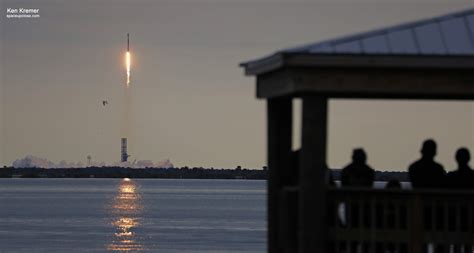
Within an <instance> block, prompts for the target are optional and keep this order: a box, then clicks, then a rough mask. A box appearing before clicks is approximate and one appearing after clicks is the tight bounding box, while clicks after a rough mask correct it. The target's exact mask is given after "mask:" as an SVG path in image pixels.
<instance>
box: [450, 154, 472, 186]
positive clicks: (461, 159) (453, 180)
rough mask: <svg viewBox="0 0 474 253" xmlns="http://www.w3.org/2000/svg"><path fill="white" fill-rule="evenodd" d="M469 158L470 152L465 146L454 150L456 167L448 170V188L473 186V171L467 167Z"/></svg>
mask: <svg viewBox="0 0 474 253" xmlns="http://www.w3.org/2000/svg"><path fill="white" fill-rule="evenodd" d="M469 160H471V154H469V150H468V149H467V148H460V149H458V150H457V151H456V162H457V163H458V169H457V170H455V171H451V172H449V173H448V175H447V176H446V181H447V184H448V186H449V187H450V188H458V189H466V188H474V171H473V170H472V169H471V168H470V167H469Z"/></svg>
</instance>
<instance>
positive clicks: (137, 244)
mask: <svg viewBox="0 0 474 253" xmlns="http://www.w3.org/2000/svg"><path fill="white" fill-rule="evenodd" d="M265 204H266V196H265V181H250V180H175V179H165V180H160V179H154V180H150V179H143V180H140V179H132V180H129V181H128V180H122V179H0V252H1V253H10V252H61V253H62V252H159V253H166V252H170V253H175V252H233V253H234V252H235V253H237V252H265V251H266V244H265V243H266V214H265Z"/></svg>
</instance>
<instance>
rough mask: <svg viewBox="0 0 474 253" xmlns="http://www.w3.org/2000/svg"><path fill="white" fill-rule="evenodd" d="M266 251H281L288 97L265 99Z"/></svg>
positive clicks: (289, 111)
mask: <svg viewBox="0 0 474 253" xmlns="http://www.w3.org/2000/svg"><path fill="white" fill-rule="evenodd" d="M267 111H268V112H267V113H268V115H267V116H268V118H267V120H268V122H267V124H268V126H267V127H268V140H267V144H268V147H267V150H268V154H267V155H268V183H267V187H268V203H267V212H268V214H267V215H268V252H269V253H281V252H283V249H284V248H286V247H285V246H284V244H285V241H286V240H282V238H281V235H282V232H281V231H280V229H281V227H282V226H281V224H279V222H281V216H282V211H281V210H280V208H284V207H282V205H281V203H280V199H279V198H280V197H281V194H280V193H281V191H282V188H283V186H284V181H285V178H284V174H285V170H287V169H289V168H291V164H290V163H291V162H290V156H291V134H292V129H291V127H292V103H291V98H290V97H280V98H272V99H268V102H267Z"/></svg>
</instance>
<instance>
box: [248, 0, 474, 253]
mask: <svg viewBox="0 0 474 253" xmlns="http://www.w3.org/2000/svg"><path fill="white" fill-rule="evenodd" d="M241 66H242V67H243V68H244V69H245V74H246V75H249V76H256V90H257V97H258V98H260V99H266V100H267V123H268V129H267V131H268V143H267V145H268V146H267V151H268V168H269V181H268V252H270V253H277V252H278V253H280V252H300V253H310V252H311V253H314V252H413V253H415V252H427V251H430V249H429V248H430V247H433V249H434V250H435V252H473V251H472V250H473V248H472V247H473V245H474V204H473V203H474V192H468V193H466V192H464V193H458V192H457V193H445V192H442V191H440V190H438V191H436V190H435V189H434V190H433V191H381V190H353V189H352V190H351V189H349V190H344V189H331V188H330V187H327V184H326V182H325V177H326V147H327V140H326V139H327V106H328V100H329V99H331V98H364V99H372V98H374V99H420V100H471V101H472V100H474V9H469V10H464V11H461V12H457V13H452V14H449V15H445V16H440V17H436V18H431V19H426V20H421V21H416V22H412V23H407V24H403V25H398V26H393V27H388V28H383V29H380V30H375V31H370V32H365V33H360V34H355V35H351V36H347V37H343V38H339V39H334V40H328V41H323V42H319V43H314V44H309V45H305V46H300V47H296V48H290V49H285V50H281V51H278V52H276V53H274V54H272V55H270V56H267V57H264V58H261V59H257V60H253V61H249V62H246V63H243V64H241ZM294 98H301V99H302V101H303V108H302V131H301V133H302V136H301V150H300V152H299V157H298V159H299V160H298V162H295V161H294V160H295V159H294V157H293V155H292V150H291V143H292V100H293V99H294ZM473 138H474V136H473ZM295 164H297V167H295ZM295 177H297V180H296V181H295V180H291V178H295ZM341 201H343V202H344V203H347V206H348V215H349V217H352V221H350V224H349V225H347V226H345V227H344V226H339V225H338V224H337V221H336V220H334V219H335V218H334V217H333V216H334V214H333V211H334V210H335V205H336V206H337V203H342V202H341ZM469 201H470V202H469ZM390 210H392V211H393V210H396V212H395V214H393V215H392V216H390V217H391V218H390V217H388V216H387V215H388V213H390V212H391V211H390ZM377 212H379V213H377ZM376 213H377V214H380V215H381V217H383V218H381V221H380V222H378V220H374V219H375V218H374V217H373V216H375V215H374V214H376ZM365 214H371V215H368V216H367V215H365ZM450 214H453V215H454V218H452V217H451V216H450ZM385 216H387V218H386V219H385V218H384V217H385ZM367 217H369V218H367ZM392 218H393V219H394V220H395V221H396V222H395V223H394V226H392V227H391V226H389V225H390V221H389V220H390V219H392ZM435 218H440V219H442V220H443V221H442V222H438V223H439V224H438V223H437V222H435ZM377 219H378V218H377ZM379 223H380V224H379ZM433 224H434V225H433ZM379 225H380V226H379ZM438 225H439V226H438ZM430 245H431V246H430ZM433 245H434V246H433Z"/></svg>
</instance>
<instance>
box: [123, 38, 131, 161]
mask: <svg viewBox="0 0 474 253" xmlns="http://www.w3.org/2000/svg"><path fill="white" fill-rule="evenodd" d="M131 60H132V59H131V53H130V44H129V34H128V33H127V51H126V52H125V69H126V80H125V85H123V89H124V106H123V116H122V120H123V122H122V130H121V137H122V139H123V138H125V139H126V143H127V146H128V148H127V152H126V154H125V158H127V155H128V154H129V153H130V150H131V148H130V147H131V141H130V140H131V133H132V90H131V87H130V69H131ZM124 160H126V159H123V154H122V158H121V161H122V162H124Z"/></svg>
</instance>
